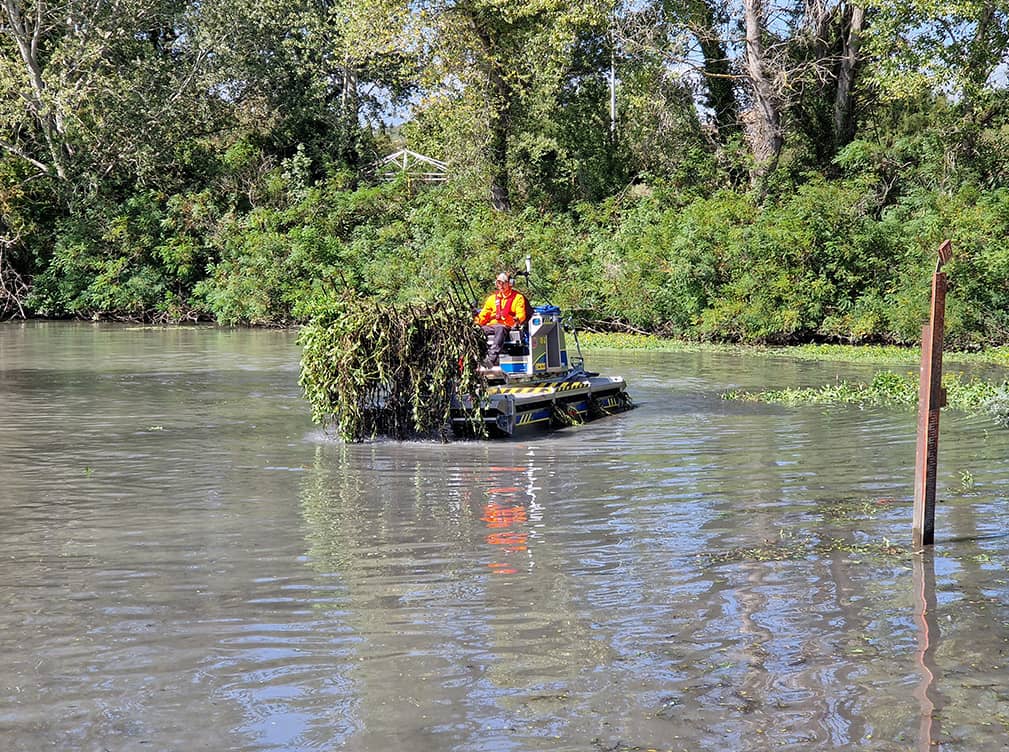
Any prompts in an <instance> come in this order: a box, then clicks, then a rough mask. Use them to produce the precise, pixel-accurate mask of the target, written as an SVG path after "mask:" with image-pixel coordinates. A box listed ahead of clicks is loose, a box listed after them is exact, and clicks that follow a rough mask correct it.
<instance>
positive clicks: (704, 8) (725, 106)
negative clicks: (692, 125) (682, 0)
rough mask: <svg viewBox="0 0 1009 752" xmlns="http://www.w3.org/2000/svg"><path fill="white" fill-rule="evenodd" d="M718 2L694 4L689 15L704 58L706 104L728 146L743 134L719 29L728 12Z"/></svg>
mask: <svg viewBox="0 0 1009 752" xmlns="http://www.w3.org/2000/svg"><path fill="white" fill-rule="evenodd" d="M716 2H717V0H691V1H690V2H689V3H688V5H687V12H688V14H689V17H690V24H691V26H692V27H693V28H692V31H693V34H694V36H695V37H696V38H697V42H698V44H699V45H700V47H701V55H702V56H703V57H704V79H705V82H706V83H707V89H708V92H707V97H706V99H707V102H706V104H707V105H708V107H710V108H711V111H712V112H713V113H714V116H715V131H716V136H717V139H718V141H719V143H721V144H723V145H724V144H726V143H728V142H729V140H730V139H731V137H732V135H733V134H734V133H736V132H737V131H738V130H739V127H740V122H739V104H738V102H737V100H736V82H735V76H734V75H733V71H732V63H731V62H730V60H729V53H728V50H727V49H726V46H725V40H724V39H722V37H721V36H720V35H719V34H718V30H717V28H716V24H717V23H720V22H724V20H725V19H724V18H723V16H724V11H723V9H722V8H721V7H720V6H717V5H716Z"/></svg>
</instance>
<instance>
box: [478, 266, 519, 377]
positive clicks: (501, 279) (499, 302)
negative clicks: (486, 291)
mask: <svg viewBox="0 0 1009 752" xmlns="http://www.w3.org/2000/svg"><path fill="white" fill-rule="evenodd" d="M494 287H495V290H494V292H493V293H491V294H490V295H488V296H487V299H486V300H485V301H484V304H483V308H482V309H480V313H478V314H477V315H476V318H475V319H474V321H476V323H477V324H479V325H480V327H481V328H482V329H483V330H484V332H486V333H487V334H493V335H494V339H493V340H491V344H490V348H489V349H488V350H487V360H486V361H484V365H485V366H486V367H488V368H492V367H493V366H496V365H497V363H498V357H499V356H500V355H501V348H502V347H504V341H505V337H506V336H508V330H509V329H513V328H515V327H518V326H522V325H523V324H524V323H525V322H526V318H527V317H528V315H529V314H528V304H527V303H526V298H525V295H523V294H522V293H520V292H519V291H518V290H516V289H515V288H514V287H512V281H511V278H510V277H509V276H508V274H507V273H505V272H501V273H500V274H499V275H497V279H496V280H495V282H494Z"/></svg>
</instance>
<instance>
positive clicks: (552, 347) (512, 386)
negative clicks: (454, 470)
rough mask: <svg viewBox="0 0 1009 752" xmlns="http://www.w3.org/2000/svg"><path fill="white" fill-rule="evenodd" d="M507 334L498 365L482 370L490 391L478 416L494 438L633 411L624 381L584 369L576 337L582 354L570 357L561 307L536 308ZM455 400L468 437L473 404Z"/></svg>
mask: <svg viewBox="0 0 1009 752" xmlns="http://www.w3.org/2000/svg"><path fill="white" fill-rule="evenodd" d="M508 334H509V337H508V339H507V340H506V342H505V346H504V349H503V350H502V351H501V355H500V358H499V364H498V366H497V367H495V368H490V369H484V371H483V375H484V378H486V380H487V390H486V393H485V397H484V399H483V403H482V404H481V406H480V407H481V410H480V414H481V415H482V418H483V421H484V425H485V427H486V429H487V433H488V434H489V435H490V436H496V437H501V436H505V437H507V436H516V435H518V434H523V433H526V432H531V431H535V430H544V429H550V428H560V427H563V426H570V425H574V424H579V423H585V422H587V421H590V420H594V419H596V418H601V417H603V416H606V415H611V414H613V413H618V412H623V411H624V410H628V409H630V408H632V407H633V406H634V405H633V402H632V401H631V398H630V396H629V395H628V394H627V385H626V383H625V382H624V379H623V378H622V377H620V376H601V375H599V374H598V373H593V372H590V371H587V370H585V363H584V359H583V358H582V356H581V351H580V348H579V347H578V345H577V335H576V336H575V345H576V351H577V352H578V355H576V356H575V357H570V356H569V354H568V349H567V343H566V337H565V330H564V325H563V320H562V315H561V310H560V308H558V307H557V306H553V305H540V306H534V307H533V308H532V312H531V315H530V316H529V320H528V322H527V323H526V324H525V325H524V326H523V327H521V328H518V329H512V330H511V331H509V333H508ZM457 399H458V402H459V404H458V409H457V410H456V411H455V412H454V414H453V427H454V428H455V430H456V431H457V432H459V433H464V432H466V429H467V426H468V425H469V423H470V421H471V418H470V417H468V416H472V414H473V407H474V405H473V404H472V400H470V399H467V398H457Z"/></svg>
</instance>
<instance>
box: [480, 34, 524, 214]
mask: <svg viewBox="0 0 1009 752" xmlns="http://www.w3.org/2000/svg"><path fill="white" fill-rule="evenodd" d="M472 22H473V28H474V30H475V31H476V36H477V39H479V40H480V46H481V47H482V48H483V53H484V55H483V57H484V61H483V62H484V67H485V70H486V73H487V77H488V79H489V80H490V85H491V92H490V97H489V98H490V115H489V117H488V127H489V129H490V145H489V147H490V148H489V151H490V166H491V184H490V200H491V205H492V206H493V207H494V208H495V209H497V210H498V211H505V212H506V211H510V210H511V189H510V186H509V183H510V182H511V176H510V175H509V171H508V142H509V140H510V138H511V120H512V118H511V115H512V108H513V106H514V103H515V91H514V90H513V89H512V87H511V85H510V84H509V83H508V80H507V79H506V78H505V72H504V71H502V70H501V63H500V62H498V59H497V55H498V54H499V52H498V49H497V46H498V45H497V44H496V40H495V39H494V37H493V36H492V32H491V31H490V30H489V29H488V27H487V26H486V25H484V24H481V23H480V22H479V20H477V19H475V18H474V19H472Z"/></svg>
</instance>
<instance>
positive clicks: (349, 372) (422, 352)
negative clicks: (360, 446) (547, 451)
mask: <svg viewBox="0 0 1009 752" xmlns="http://www.w3.org/2000/svg"><path fill="white" fill-rule="evenodd" d="M298 341H299V343H300V344H301V345H302V347H303V354H302V360H301V378H300V384H301V386H302V388H303V389H304V390H305V395H306V397H307V398H308V401H309V404H310V405H311V407H312V417H313V419H314V420H315V421H316V422H318V423H320V424H322V425H323V426H333V427H335V429H336V431H337V433H338V435H339V436H340V438H342V439H343V440H344V441H352V442H357V441H365V440H368V439H372V438H375V437H376V436H379V435H381V436H388V437H391V438H393V439H397V440H405V439H415V438H439V439H442V440H447V439H448V438H449V433H450V431H451V430H452V418H453V411H455V412H457V413H459V414H460V415H462V416H464V418H465V419H466V420H467V421H468V425H469V427H470V430H471V431H473V432H476V433H478V434H482V432H483V430H484V428H483V420H482V417H481V413H480V406H481V404H482V402H483V399H484V394H485V391H486V385H485V382H484V381H483V380H482V378H481V377H480V375H479V374H478V372H477V366H478V364H479V362H480V359H481V358H482V356H483V354H484V353H485V352H486V342H485V341H484V337H483V334H482V332H481V331H480V329H479V328H477V327H475V326H474V325H473V323H472V321H471V320H470V318H469V316H464V315H461V313H460V312H459V311H457V310H453V309H448V308H438V307H434V308H432V307H430V306H428V305H425V304H416V305H413V306H391V305H384V304H382V305H380V304H379V303H377V302H376V301H375V300H373V299H372V300H369V299H364V298H358V297H354V296H350V295H348V296H344V297H341V298H334V299H332V300H331V301H330V303H329V304H328V305H326V306H324V307H322V308H321V309H320V310H319V311H318V312H317V314H316V315H315V317H314V318H313V319H312V321H311V322H310V323H309V324H307V325H306V326H304V327H303V328H302V330H301V334H300V336H299V340H298ZM462 398H468V399H469V400H470V402H471V405H472V408H471V409H469V410H467V409H466V408H465V407H464V406H463V404H462V402H461V399H462Z"/></svg>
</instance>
